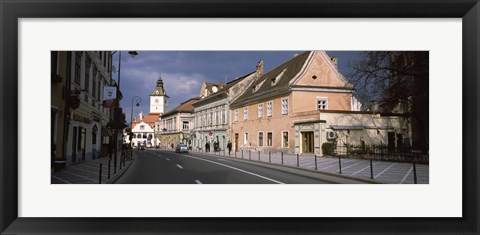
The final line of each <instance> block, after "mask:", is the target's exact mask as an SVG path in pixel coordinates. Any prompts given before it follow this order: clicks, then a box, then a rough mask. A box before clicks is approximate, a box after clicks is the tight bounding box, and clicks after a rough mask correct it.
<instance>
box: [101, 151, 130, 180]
mask: <svg viewBox="0 0 480 235" xmlns="http://www.w3.org/2000/svg"><path fill="white" fill-rule="evenodd" d="M134 159H135V156H133V155H132V160H131V161H129V162H128V164H126V166H124V168H123V169H122V172H120V173H119V174H116V175H115V176H114V177H112V178H111V179H110V180H107V181H105V184H114V183H115V182H117V180H118V179H120V177H122V176H123V175H124V174H125V172H127V170H128V169H129V168H130V166H131V165H132V163H133V161H134Z"/></svg>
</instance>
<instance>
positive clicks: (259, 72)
mask: <svg viewBox="0 0 480 235" xmlns="http://www.w3.org/2000/svg"><path fill="white" fill-rule="evenodd" d="M255 73H256V74H257V77H260V76H262V75H263V60H260V61H258V64H257V71H256V72H255Z"/></svg>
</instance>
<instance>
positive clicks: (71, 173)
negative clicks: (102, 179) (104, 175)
mask: <svg viewBox="0 0 480 235" xmlns="http://www.w3.org/2000/svg"><path fill="white" fill-rule="evenodd" d="M63 172H65V173H68V174H70V175H74V176H77V177H80V178H83V179H86V180H90V181H93V182H97V183H98V181H96V180H92V179H90V178H87V177H84V176H82V175H79V174H75V173H73V172H70V171H67V170H64V171H63Z"/></svg>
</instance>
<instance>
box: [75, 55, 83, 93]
mask: <svg viewBox="0 0 480 235" xmlns="http://www.w3.org/2000/svg"><path fill="white" fill-rule="evenodd" d="M81 67H82V52H81V51H77V52H76V53H75V79H74V82H75V83H76V84H78V85H80V68H81Z"/></svg>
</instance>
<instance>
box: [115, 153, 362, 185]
mask: <svg viewBox="0 0 480 235" xmlns="http://www.w3.org/2000/svg"><path fill="white" fill-rule="evenodd" d="M134 151H137V150H134ZM115 183H116V184H329V183H352V184H354V183H361V182H358V181H355V180H349V179H342V178H338V177H333V176H328V175H322V174H318V173H312V172H306V171H302V170H297V169H291V168H287V167H282V166H269V165H268V164H262V163H255V162H247V161H244V160H240V159H232V158H225V157H216V156H206V155H202V154H198V153H187V154H185V153H183V154H178V153H174V152H171V151H164V150H151V149H147V150H139V151H137V157H136V159H135V160H134V161H133V163H132V165H131V166H130V168H129V169H128V170H127V171H126V172H125V174H124V175H122V176H121V177H120V178H119V179H118V180H117V181H116V182H115Z"/></svg>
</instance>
